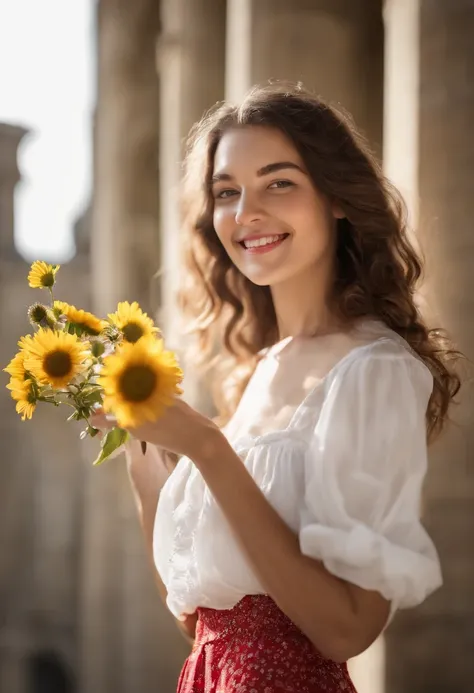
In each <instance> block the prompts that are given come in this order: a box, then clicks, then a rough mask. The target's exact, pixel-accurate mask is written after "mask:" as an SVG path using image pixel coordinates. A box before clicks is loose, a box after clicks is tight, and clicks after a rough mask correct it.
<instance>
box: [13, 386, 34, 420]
mask: <svg viewBox="0 0 474 693" xmlns="http://www.w3.org/2000/svg"><path fill="white" fill-rule="evenodd" d="M7 388H8V389H9V390H10V391H11V392H10V394H11V396H12V398H13V399H14V400H15V401H16V411H17V413H18V414H20V416H21V419H22V421H25V419H31V417H32V416H33V412H34V411H35V409H36V392H35V386H34V383H33V381H31V380H23V379H22V380H20V379H19V378H11V380H10V382H9V384H8V385H7Z"/></svg>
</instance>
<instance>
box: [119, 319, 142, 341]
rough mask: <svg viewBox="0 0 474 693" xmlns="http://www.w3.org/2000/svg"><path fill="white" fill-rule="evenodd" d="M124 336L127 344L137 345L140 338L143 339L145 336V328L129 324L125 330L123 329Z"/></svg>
mask: <svg viewBox="0 0 474 693" xmlns="http://www.w3.org/2000/svg"><path fill="white" fill-rule="evenodd" d="M122 332H123V336H124V338H125V339H126V340H127V342H131V343H132V344H135V342H138V340H139V339H140V337H143V335H144V334H145V333H144V331H143V327H141V325H139V324H138V323H136V322H128V323H127V324H126V325H125V326H124V327H123V328H122Z"/></svg>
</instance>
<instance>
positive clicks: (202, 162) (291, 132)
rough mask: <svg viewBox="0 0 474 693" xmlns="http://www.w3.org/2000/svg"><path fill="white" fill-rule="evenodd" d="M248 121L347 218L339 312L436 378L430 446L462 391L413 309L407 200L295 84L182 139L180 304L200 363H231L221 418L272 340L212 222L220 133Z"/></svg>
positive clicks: (219, 108) (359, 141)
mask: <svg viewBox="0 0 474 693" xmlns="http://www.w3.org/2000/svg"><path fill="white" fill-rule="evenodd" d="M248 126H265V127H271V128H277V129H278V130H280V131H281V132H282V133H284V134H285V135H286V137H287V138H288V139H289V140H290V141H291V142H292V143H293V145H294V147H295V149H296V150H297V151H298V153H299V155H300V156H301V158H302V160H303V162H304V164H305V166H306V170H307V172H308V173H309V175H310V177H311V179H312V181H313V183H314V185H315V186H316V188H317V189H318V190H319V191H320V192H322V193H323V194H324V195H326V196H327V198H328V199H330V200H332V201H334V202H335V203H336V204H337V205H338V207H339V208H340V209H341V210H342V211H343V213H344V215H345V218H343V219H340V220H338V222H337V243H336V262H337V272H336V277H337V278H336V282H335V286H334V300H335V306H336V307H337V311H338V314H339V315H340V316H341V317H343V318H344V319H345V320H348V321H351V320H355V319H358V318H361V317H370V318H375V319H378V320H382V321H383V322H384V323H385V324H386V325H387V326H388V327H389V328H391V329H392V330H394V331H395V332H397V333H398V334H399V335H400V336H401V337H403V339H405V340H406V342H407V343H408V344H409V345H410V346H411V348H412V349H413V350H414V351H415V352H416V353H417V354H418V356H419V357H420V358H421V359H422V361H424V363H425V364H426V365H427V366H428V368H429V369H430V371H431V373H432V374H433V376H434V389H433V393H432V395H431V398H430V401H429V405H428V409H427V429H428V435H429V438H430V439H433V438H434V436H435V434H437V433H439V432H440V431H441V429H442V427H443V424H444V423H445V421H446V419H447V414H448V408H449V404H450V402H451V400H452V399H453V398H454V396H455V395H456V393H457V392H458V390H459V387H460V381H459V378H458V376H457V375H456V373H455V372H454V370H453V364H452V361H453V360H454V359H455V358H456V357H457V356H459V355H460V354H459V353H458V352H456V351H455V350H454V349H453V348H452V346H451V344H450V343H449V340H448V339H447V337H446V336H445V335H444V333H443V332H441V331H440V330H433V329H428V327H427V326H426V324H425V322H424V321H423V318H422V316H421V314H420V311H419V308H418V307H417V305H416V302H415V292H416V289H417V285H418V281H419V279H420V276H421V270H422V265H421V261H420V259H419V256H418V254H417V252H416V251H415V249H414V247H413V245H412V244H411V242H410V240H409V231H408V228H407V221H406V218H407V215H406V209H405V205H404V203H403V200H402V198H401V196H400V194H399V193H398V192H397V190H396V189H395V188H394V187H393V185H392V184H391V183H390V182H389V181H388V180H387V179H386V178H385V177H384V175H383V173H382V170H381V168H380V166H379V164H378V163H377V161H376V158H375V157H374V155H373V154H372V152H371V151H370V149H369V147H368V146H367V143H366V141H365V140H364V138H363V137H362V136H361V134H360V133H359V132H358V131H357V130H356V128H355V127H354V124H353V123H352V121H351V119H350V117H349V116H348V115H346V114H344V113H343V112H340V111H339V110H337V109H335V108H333V107H332V106H330V105H328V104H327V103H324V102H323V101H321V100H320V99H319V98H316V97H315V96H314V95H312V94H310V93H308V92H306V91H305V90H304V89H303V88H302V87H301V86H299V85H296V86H292V85H291V86H288V85H284V86H281V85H269V86H264V87H255V88H254V89H252V90H251V91H250V93H249V94H248V95H247V97H246V98H245V99H244V101H243V102H242V104H241V105H240V106H234V105H231V104H227V103H222V104H217V105H216V107H214V108H213V109H211V110H210V111H209V112H208V113H207V114H206V115H205V116H204V117H203V119H202V120H201V121H200V122H199V123H197V124H196V125H195V126H194V128H193V129H192V130H191V133H190V137H189V140H188V144H187V153H186V157H185V163H184V179H183V193H184V194H183V223H184V227H185V232H186V233H187V238H186V265H187V270H188V271H187V273H186V284H185V285H184V286H183V288H182V290H181V294H180V305H181V308H182V310H183V311H184V314H185V315H186V316H188V317H192V318H193V321H192V328H191V331H193V332H195V333H197V335H198V342H197V346H198V353H200V354H201V357H202V360H206V361H207V362H208V363H209V357H210V355H211V354H212V353H215V352H216V347H217V348H218V349H219V351H220V354H219V362H220V364H221V365H222V363H226V367H227V368H230V370H229V371H228V372H229V373H231V379H227V380H224V379H223V377H222V372H221V374H220V377H219V378H218V381H217V382H218V385H219V387H218V391H217V395H216V397H215V398H216V402H217V404H218V408H219V410H220V413H221V414H222V416H223V419H224V420H225V418H228V416H229V415H231V414H232V411H233V409H234V408H235V406H236V404H237V402H238V399H239V398H240V396H241V394H242V392H243V389H244V387H245V385H246V383H247V381H248V378H249V376H250V375H251V373H252V372H253V370H254V368H255V365H256V363H257V361H258V358H259V352H260V351H261V350H262V349H263V348H265V347H268V346H270V345H272V344H274V343H275V342H276V341H278V331H277V323H276V315H275V310H274V306H273V301H272V296H271V292H270V289H269V287H267V286H257V285H255V284H253V283H252V282H251V281H250V280H249V279H247V278H246V277H245V276H244V275H243V274H242V273H241V272H240V271H239V270H238V269H237V268H236V267H235V265H234V264H233V263H232V262H231V260H230V259H229V257H228V255H227V253H226V251H225V250H224V248H223V246H222V245H221V243H220V241H219V239H218V237H217V234H216V232H215V229H214V226H213V199H212V194H211V177H212V174H213V162H214V155H215V152H216V149H217V146H218V144H219V141H220V139H221V138H222V136H223V134H224V133H225V132H226V131H227V130H229V129H230V128H240V127H248ZM222 343H223V344H222ZM222 346H223V347H224V349H225V352H226V355H227V357H228V358H227V360H226V361H223V358H222ZM224 391H225V393H226V396H225V398H224V397H222V394H223V392H224ZM219 395H220V396H219Z"/></svg>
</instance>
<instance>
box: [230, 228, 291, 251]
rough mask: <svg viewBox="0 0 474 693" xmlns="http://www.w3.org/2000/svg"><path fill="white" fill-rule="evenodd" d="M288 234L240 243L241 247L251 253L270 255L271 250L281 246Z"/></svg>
mask: <svg viewBox="0 0 474 693" xmlns="http://www.w3.org/2000/svg"><path fill="white" fill-rule="evenodd" d="M288 236H289V234H288V233H282V234H275V235H273V236H263V237H262V238H253V239H251V240H250V239H249V240H248V241H240V245H241V246H242V248H244V249H245V250H246V251H247V252H249V253H252V254H253V253H268V252H269V251H270V250H273V249H274V248H277V247H278V246H279V245H281V244H282V243H283V242H284V241H285V239H286V238H288Z"/></svg>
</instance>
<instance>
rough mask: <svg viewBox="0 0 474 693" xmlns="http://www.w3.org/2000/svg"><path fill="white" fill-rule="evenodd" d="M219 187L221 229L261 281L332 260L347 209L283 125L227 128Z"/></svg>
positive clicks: (218, 162) (216, 176) (231, 251)
mask: <svg viewBox="0 0 474 693" xmlns="http://www.w3.org/2000/svg"><path fill="white" fill-rule="evenodd" d="M212 194H213V198H214V228H215V230H216V233H217V235H218V237H219V239H220V241H221V243H222V245H223V246H224V248H225V250H226V251H227V253H228V255H229V257H230V259H231V260H232V262H233V263H234V265H235V266H236V267H237V268H238V269H239V270H240V272H242V274H244V275H245V276H246V277H247V278H248V279H250V281H252V282H253V283H254V284H259V285H261V286H274V285H276V284H279V283H281V282H286V281H288V280H289V279H293V278H296V277H297V275H301V277H304V276H305V275H306V274H307V273H308V270H312V269H314V271H315V272H316V271H318V269H319V270H321V269H323V268H324V269H326V270H327V269H328V265H331V267H332V264H333V262H334V255H335V218H336V217H339V216H342V215H341V214H340V213H339V212H338V211H337V210H335V209H333V206H332V205H331V204H330V203H329V201H328V200H327V199H326V197H325V196H324V195H322V194H321V193H320V192H319V191H318V190H316V188H315V187H314V184H313V182H312V180H311V178H310V177H309V175H308V173H307V172H306V170H305V167H304V164H303V162H302V160H301V158H300V156H299V154H298V152H297V151H296V150H295V148H294V146H293V144H292V143H291V141H290V140H288V139H287V138H286V137H285V135H284V134H283V133H281V132H280V131H279V130H277V129H274V128H267V127H262V126H252V127H245V128H240V129H237V128H236V129H233V130H229V131H227V132H226V133H225V134H224V135H223V137H222V139H221V141H220V143H219V145H218V147H217V151H216V155H215V159H214V171H213V182H212Z"/></svg>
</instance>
